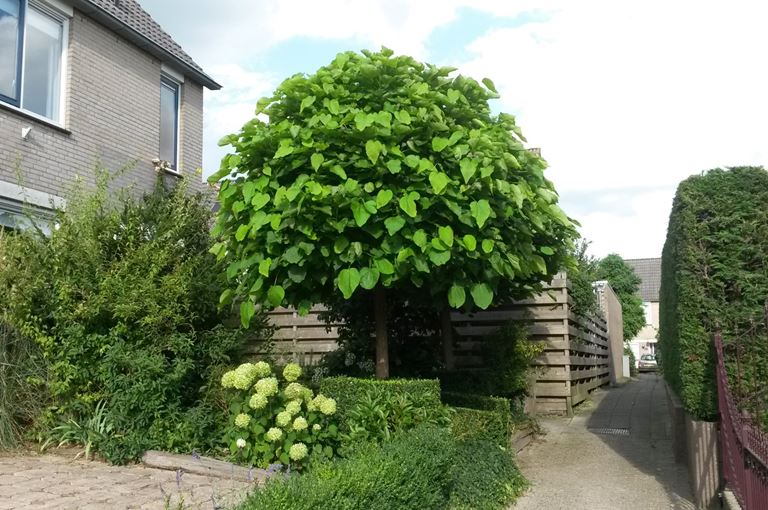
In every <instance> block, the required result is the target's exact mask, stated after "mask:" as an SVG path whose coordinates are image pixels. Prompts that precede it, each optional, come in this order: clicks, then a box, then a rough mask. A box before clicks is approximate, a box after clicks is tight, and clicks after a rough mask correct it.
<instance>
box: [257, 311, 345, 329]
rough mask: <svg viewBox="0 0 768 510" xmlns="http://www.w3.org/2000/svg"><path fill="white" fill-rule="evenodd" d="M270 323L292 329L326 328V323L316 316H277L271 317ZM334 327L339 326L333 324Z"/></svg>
mask: <svg viewBox="0 0 768 510" xmlns="http://www.w3.org/2000/svg"><path fill="white" fill-rule="evenodd" d="M269 322H270V323H271V324H272V325H274V326H277V327H286V326H287V327H291V326H322V327H325V321H322V320H320V319H319V318H318V316H317V315H315V314H309V315H305V316H304V317H300V316H299V315H296V316H294V315H293V314H275V315H270V316H269ZM332 326H338V324H332Z"/></svg>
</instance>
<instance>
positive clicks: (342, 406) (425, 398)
mask: <svg viewBox="0 0 768 510" xmlns="http://www.w3.org/2000/svg"><path fill="white" fill-rule="evenodd" d="M373 388H377V389H378V390H380V391H383V392H386V393H388V394H390V395H401V394H410V395H419V396H420V404H421V405H422V406H423V407H425V408H435V409H436V408H439V407H440V406H441V405H442V404H441V402H440V382H439V381H438V380H437V379H385V380H381V379H356V378H353V377H326V378H324V379H323V381H322V382H321V383H320V392H321V393H322V394H323V395H327V396H329V397H332V398H334V399H336V402H338V404H339V422H340V424H341V425H342V427H343V428H346V421H347V420H346V413H347V412H348V410H350V409H352V408H353V407H354V405H355V403H356V402H359V401H360V400H361V399H362V398H363V396H364V395H365V394H366V393H368V392H369V391H371V390H372V389H373Z"/></svg>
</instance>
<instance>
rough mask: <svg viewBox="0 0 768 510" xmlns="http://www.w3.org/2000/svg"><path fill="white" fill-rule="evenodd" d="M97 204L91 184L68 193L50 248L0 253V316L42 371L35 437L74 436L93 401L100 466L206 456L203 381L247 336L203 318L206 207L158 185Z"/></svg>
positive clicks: (31, 241)
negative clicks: (154, 456)
mask: <svg viewBox="0 0 768 510" xmlns="http://www.w3.org/2000/svg"><path fill="white" fill-rule="evenodd" d="M108 190H109V182H108V177H107V174H106V173H99V174H98V176H97V187H96V189H95V190H92V191H88V190H86V189H84V188H78V189H77V190H75V192H74V193H73V195H72V196H71V197H69V198H68V201H67V210H66V212H65V211H58V212H57V213H56V218H55V223H56V228H52V229H51V234H50V237H46V236H44V235H43V234H42V233H40V232H27V233H23V234H18V235H15V236H9V237H7V238H5V239H4V240H3V243H2V244H3V247H2V253H3V255H4V261H3V262H4V264H3V266H2V267H0V293H2V294H3V296H4V299H3V302H2V303H0V307H2V311H3V312H4V314H5V315H6V317H7V319H8V321H9V322H10V323H11V324H12V325H13V326H14V327H16V328H17V329H18V330H19V331H20V332H21V333H22V334H23V335H25V336H26V337H28V338H29V339H30V340H32V341H34V343H35V344H36V345H37V346H38V348H39V349H40V355H39V358H38V360H40V361H42V362H44V363H45V367H46V378H45V381H44V383H45V384H44V385H41V386H40V387H39V390H40V391H39V394H38V398H39V399H40V401H41V402H43V403H44V404H45V405H46V406H47V411H46V413H45V415H44V416H43V417H42V419H41V420H40V421H39V422H38V428H39V429H42V431H43V432H45V430H46V429H49V428H51V427H53V426H56V425H57V424H61V423H70V420H73V421H74V422H75V423H78V424H80V425H84V424H85V422H86V421H87V420H88V419H90V417H91V416H93V415H94V413H95V412H96V407H95V406H96V403H97V402H100V401H104V403H105V408H106V410H107V413H108V420H109V422H110V423H111V424H112V426H113V433H112V436H111V437H110V438H109V439H107V440H106V441H104V442H103V444H102V447H101V453H102V454H104V455H105V456H106V457H108V458H109V459H110V460H112V461H115V462H122V461H125V460H127V459H130V458H135V457H136V456H138V455H140V454H141V452H142V451H143V450H145V449H147V448H165V449H171V450H175V451H189V450H190V449H191V448H198V449H208V448H211V447H213V446H214V441H215V440H216V438H217V437H220V429H219V428H218V425H217V424H216V420H215V419H214V417H215V416H217V414H218V413H220V411H216V409H217V408H218V407H220V406H221V405H222V404H221V400H220V399H219V398H218V396H217V391H216V390H215V389H212V388H213V386H214V385H212V384H211V380H212V379H216V378H217V377H218V376H219V375H220V370H221V369H222V368H223V366H224V365H226V364H229V363H231V362H232V358H233V356H236V355H238V353H239V352H240V349H241V346H242V345H243V343H244V342H245V340H246V338H247V336H248V335H254V333H248V332H246V331H243V330H241V329H240V328H238V327H237V325H236V324H233V321H231V320H229V313H227V312H224V311H219V310H218V308H217V306H216V303H217V301H218V296H219V295H220V294H221V292H222V290H223V287H224V286H223V283H224V282H223V281H222V280H223V279H222V278H221V277H220V270H219V269H218V268H217V264H216V261H215V258H214V257H213V256H212V255H210V254H209V253H208V250H209V248H210V236H209V226H210V221H211V214H210V206H209V204H208V203H207V202H206V200H205V198H204V197H203V196H201V195H192V194H191V193H187V190H186V189H185V187H184V186H183V184H181V185H179V186H177V187H175V188H174V189H172V190H167V189H165V188H164V187H163V185H162V180H161V179H158V185H157V187H156V189H155V190H154V192H153V193H151V194H148V195H146V196H144V197H141V198H137V197H135V196H132V195H129V194H127V193H125V194H122V195H119V199H117V197H115V193H114V190H110V191H108ZM110 195H111V196H110ZM262 320H263V319H262V316H261V315H259V316H258V317H255V318H254V320H253V326H254V330H256V329H257V326H259V325H260V324H261V323H262ZM259 332H260V330H259V331H256V333H255V334H258V333H259ZM43 390H44V391H43Z"/></svg>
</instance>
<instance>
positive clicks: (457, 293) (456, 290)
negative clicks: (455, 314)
mask: <svg viewBox="0 0 768 510" xmlns="http://www.w3.org/2000/svg"><path fill="white" fill-rule="evenodd" d="M466 300H467V293H466V292H465V291H464V287H462V286H460V285H456V284H455V283H454V284H453V285H451V288H450V289H448V304H449V305H450V306H451V308H460V307H461V306H462V305H463V304H464V302H465V301H466Z"/></svg>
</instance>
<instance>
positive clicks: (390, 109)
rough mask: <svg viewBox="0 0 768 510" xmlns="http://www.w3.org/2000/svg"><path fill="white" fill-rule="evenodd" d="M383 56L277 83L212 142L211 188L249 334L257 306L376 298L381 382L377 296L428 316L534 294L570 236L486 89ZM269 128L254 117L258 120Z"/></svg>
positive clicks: (382, 319) (351, 57)
mask: <svg viewBox="0 0 768 510" xmlns="http://www.w3.org/2000/svg"><path fill="white" fill-rule="evenodd" d="M454 71H455V69H452V68H445V67H435V66H433V65H429V64H422V63H419V62H417V61H415V60H414V59H412V58H410V57H406V56H394V55H393V53H392V51H390V50H387V49H383V50H382V51H381V52H378V53H373V52H368V51H363V52H362V54H357V53H352V52H347V53H341V54H339V55H338V56H337V57H336V58H335V59H334V60H333V62H331V64H330V65H328V66H326V67H323V68H321V69H319V70H318V71H317V72H316V73H315V74H313V75H311V76H305V75H300V74H298V75H295V76H292V77H291V78H288V79H287V80H285V81H284V82H283V83H282V84H281V85H280V86H279V87H278V89H277V90H276V91H275V93H274V94H273V95H272V96H271V97H267V98H263V99H261V100H260V101H259V102H258V105H257V108H256V114H257V116H256V118H254V119H252V120H251V121H249V122H248V123H246V124H245V126H243V128H242V129H241V131H240V132H239V133H237V134H233V135H230V136H227V137H224V138H223V139H222V140H221V142H220V143H221V144H222V145H231V146H232V147H233V148H234V151H233V153H231V154H228V155H227V156H225V157H224V159H223V161H222V165H221V169H220V171H219V172H218V173H216V174H215V175H213V176H212V177H211V181H212V182H219V183H220V192H219V199H220V203H221V208H220V212H219V216H218V221H217V224H216V226H215V228H214V235H217V236H220V238H221V239H220V242H218V243H217V244H216V245H215V246H214V248H213V251H214V253H215V254H216V255H217V256H218V257H219V258H220V259H226V261H227V262H228V269H227V276H228V277H229V279H230V281H231V282H232V285H231V288H230V289H229V290H227V291H226V292H225V293H224V294H223V295H222V297H221V301H222V304H224V305H226V304H228V303H231V302H239V303H240V305H239V306H240V315H241V319H242V322H243V324H245V325H247V324H248V323H249V321H250V319H251V317H253V315H254V313H255V310H256V308H257V306H259V305H265V306H267V307H277V306H280V305H283V306H293V307H296V308H297V309H298V311H299V312H300V313H307V312H308V311H309V309H310V307H311V306H312V305H313V304H317V303H323V302H327V301H328V300H330V299H332V298H333V297H335V296H334V294H335V293H341V294H342V295H343V298H344V299H350V298H352V297H353V296H354V295H355V293H356V292H366V291H370V292H373V293H374V303H375V305H374V306H375V312H376V313H375V320H376V323H377V325H376V332H377V360H376V362H377V375H379V376H380V377H386V376H387V374H388V361H387V341H386V334H387V329H386V310H385V307H386V305H385V303H386V299H385V296H386V292H391V291H394V292H397V291H398V289H400V290H403V291H405V290H413V289H414V288H418V289H422V290H423V291H424V294H423V295H426V296H429V297H430V299H431V300H432V301H433V302H434V304H435V306H437V307H448V306H449V307H452V308H460V307H478V308H481V309H485V308H488V307H489V306H490V305H491V303H493V302H494V301H497V302H498V301H503V300H507V299H510V298H519V297H524V296H526V295H530V294H531V293H532V292H534V291H535V290H536V289H537V286H538V284H539V282H541V281H542V280H547V279H549V278H550V277H551V276H552V275H553V274H554V273H555V272H556V271H557V270H558V269H559V268H560V267H561V266H562V265H563V263H564V261H565V259H566V258H567V255H566V246H567V245H568V244H569V243H570V242H571V240H572V239H573V238H574V237H575V235H576V233H575V229H574V226H573V224H572V222H571V221H570V220H569V218H568V217H567V216H566V215H565V214H564V213H563V211H562V210H561V209H560V208H559V207H558V205H557V200H558V197H557V194H556V193H555V190H554V188H553V185H552V183H551V182H549V181H548V180H547V179H545V177H544V173H543V172H544V168H545V166H546V164H545V162H544V161H543V160H542V159H541V158H540V157H538V156H537V155H535V154H533V153H531V152H529V151H527V150H526V149H525V148H524V147H523V142H524V141H525V139H524V138H523V136H522V134H521V132H520V130H519V129H518V127H517V125H516V124H515V118H514V117H513V116H512V115H508V114H504V113H502V114H499V115H493V114H492V112H491V109H490V107H489V105H488V100H489V99H492V98H496V97H498V95H497V93H496V90H495V88H494V85H493V83H492V82H491V81H490V80H483V83H484V85H485V86H483V85H480V84H479V83H478V82H476V81H475V80H473V79H471V78H467V77H463V76H453V72H454ZM265 117H266V118H265Z"/></svg>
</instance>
